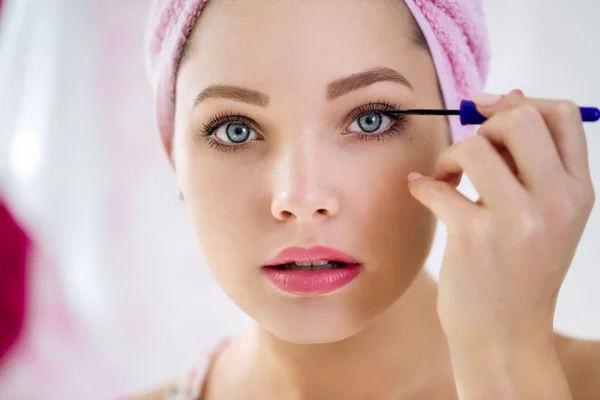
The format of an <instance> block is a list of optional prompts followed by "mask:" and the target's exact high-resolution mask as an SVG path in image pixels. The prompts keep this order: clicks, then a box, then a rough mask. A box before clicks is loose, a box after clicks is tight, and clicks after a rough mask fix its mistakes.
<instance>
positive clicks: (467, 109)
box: [394, 100, 600, 125]
mask: <svg viewBox="0 0 600 400" xmlns="http://www.w3.org/2000/svg"><path fill="white" fill-rule="evenodd" d="M579 110H580V111H581V119H582V121H583V122H597V121H598V120H600V110H599V109H598V108H596V107H579ZM394 114H404V115H458V116H460V123H461V124H462V125H480V124H483V123H484V122H485V121H486V120H487V118H486V117H484V116H483V115H481V114H480V113H479V111H477V107H476V105H475V103H473V102H472V101H469V100H463V101H461V103H460V109H459V110H403V111H397V112H395V113H394Z"/></svg>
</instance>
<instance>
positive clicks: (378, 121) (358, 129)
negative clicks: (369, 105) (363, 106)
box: [348, 112, 392, 134]
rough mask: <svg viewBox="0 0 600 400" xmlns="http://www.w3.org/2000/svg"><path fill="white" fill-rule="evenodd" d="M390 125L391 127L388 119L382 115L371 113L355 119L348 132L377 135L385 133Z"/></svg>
mask: <svg viewBox="0 0 600 400" xmlns="http://www.w3.org/2000/svg"><path fill="white" fill-rule="evenodd" d="M390 125H392V120H391V118H390V117H388V116H387V115H384V114H382V113H374V112H371V113H368V114H363V115H361V116H360V117H358V118H357V119H355V120H354V121H353V122H352V123H351V124H350V126H349V127H348V130H349V131H350V132H355V133H369V134H377V133H380V132H384V131H386V130H387V129H388V128H389V127H390Z"/></svg>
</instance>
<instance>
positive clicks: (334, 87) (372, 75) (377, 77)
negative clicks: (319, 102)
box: [327, 67, 413, 101]
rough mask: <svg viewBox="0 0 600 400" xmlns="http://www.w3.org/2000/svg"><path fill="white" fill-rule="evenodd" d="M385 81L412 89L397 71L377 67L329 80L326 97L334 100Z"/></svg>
mask: <svg viewBox="0 0 600 400" xmlns="http://www.w3.org/2000/svg"><path fill="white" fill-rule="evenodd" d="M385 81H388V82H396V83H399V84H401V85H404V86H406V87H408V88H409V89H411V90H413V87H412V85H411V84H410V82H409V81H408V79H406V77H404V75H402V74H401V73H399V72H398V71H396V70H393V69H391V68H388V67H377V68H372V69H369V70H367V71H363V72H359V73H356V74H352V75H350V76H347V77H345V78H340V79H337V80H335V81H333V82H331V83H330V84H329V85H328V87H327V99H328V100H329V101H331V100H335V99H337V98H338V97H341V96H344V95H346V94H348V93H350V92H352V91H355V90H358V89H361V88H364V87H367V86H370V85H373V84H375V83H377V82H385Z"/></svg>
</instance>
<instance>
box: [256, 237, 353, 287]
mask: <svg viewBox="0 0 600 400" xmlns="http://www.w3.org/2000/svg"><path fill="white" fill-rule="evenodd" d="M263 271H264V273H265V274H266V275H267V277H268V278H269V280H270V281H271V282H272V283H273V284H274V285H275V286H277V287H278V288H279V289H281V290H283V291H284V292H288V293H292V294H298V295H319V294H326V293H330V292H333V291H335V290H337V289H340V288H342V287H344V286H346V285H348V284H349V283H350V282H352V280H354V278H356V277H357V276H358V274H359V273H360V262H359V261H357V260H356V259H355V258H353V257H352V256H349V255H348V254H346V253H344V252H342V251H340V250H336V249H332V248H330V247H325V246H314V247H310V248H308V249H306V248H301V247H288V248H287V249H284V250H283V251H281V252H280V253H279V254H277V256H275V257H274V258H273V259H271V260H269V261H268V262H267V263H266V264H265V266H264V267H263Z"/></svg>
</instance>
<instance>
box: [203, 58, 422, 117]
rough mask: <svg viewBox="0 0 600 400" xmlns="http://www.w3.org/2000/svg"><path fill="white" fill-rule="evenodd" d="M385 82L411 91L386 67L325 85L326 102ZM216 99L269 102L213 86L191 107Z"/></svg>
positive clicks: (240, 90) (263, 96)
mask: <svg viewBox="0 0 600 400" xmlns="http://www.w3.org/2000/svg"><path fill="white" fill-rule="evenodd" d="M386 81H387V82H396V83H399V84H401V85H404V86H406V87H408V88H409V89H411V90H413V86H412V85H411V84H410V82H409V81H408V79H406V77H404V75H402V74H401V73H399V72H398V71H396V70H393V69H391V68H388V67H377V68H372V69H369V70H366V71H363V72H358V73H355V74H352V75H350V76H347V77H344V78H340V79H337V80H335V81H333V82H331V83H330V84H329V85H327V100H329V101H332V100H335V99H337V98H338V97H341V96H344V95H346V94H348V93H350V92H353V91H355V90H358V89H361V88H364V87H367V86H370V85H373V84H375V83H378V82H386ZM218 98H220V99H229V100H234V101H239V102H242V103H248V104H253V105H256V106H259V107H263V108H265V107H268V105H269V100H270V97H269V96H268V95H266V94H265V93H263V92H259V91H258V90H253V89H246V88H243V87H240V86H234V85H225V84H215V85H210V86H209V87H207V88H206V89H204V90H203V91H202V92H200V93H199V94H198V95H197V96H196V97H195V98H194V102H193V107H196V106H197V105H198V104H200V103H201V102H203V101H205V100H208V99H218Z"/></svg>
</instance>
